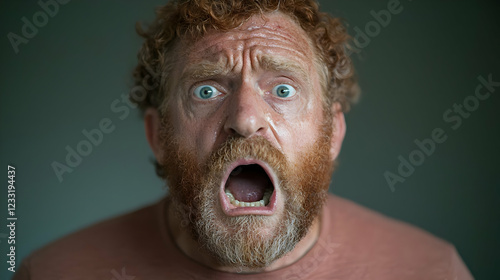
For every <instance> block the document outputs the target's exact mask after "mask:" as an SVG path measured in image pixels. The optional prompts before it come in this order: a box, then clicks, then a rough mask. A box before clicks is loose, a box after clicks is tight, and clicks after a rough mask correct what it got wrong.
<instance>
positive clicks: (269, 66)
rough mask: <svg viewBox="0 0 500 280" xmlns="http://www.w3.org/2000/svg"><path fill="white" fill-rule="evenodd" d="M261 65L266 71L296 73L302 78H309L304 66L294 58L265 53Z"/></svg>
mask: <svg viewBox="0 0 500 280" xmlns="http://www.w3.org/2000/svg"><path fill="white" fill-rule="evenodd" d="M260 65H261V67H262V68H263V69H264V70H266V71H271V72H289V73H295V74H298V75H299V76H300V77H301V78H303V79H305V80H309V78H308V77H309V75H308V74H307V72H306V71H305V69H304V67H302V66H301V65H300V64H299V63H297V62H295V61H293V60H289V59H283V58H282V57H274V56H270V55H263V56H262V57H261V59H260Z"/></svg>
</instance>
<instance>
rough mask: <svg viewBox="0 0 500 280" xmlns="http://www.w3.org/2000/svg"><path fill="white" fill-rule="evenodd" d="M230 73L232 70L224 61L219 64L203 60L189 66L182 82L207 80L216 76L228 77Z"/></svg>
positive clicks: (183, 74)
mask: <svg viewBox="0 0 500 280" xmlns="http://www.w3.org/2000/svg"><path fill="white" fill-rule="evenodd" d="M229 72H230V69H229V68H228V67H227V65H226V63H225V62H224V61H223V60H219V61H217V62H212V61H209V60H202V61H200V62H198V63H194V64H191V65H189V66H188V67H187V68H186V69H185V70H184V71H183V73H182V75H181V78H180V80H181V81H186V80H190V79H196V80H205V79H209V78H213V77H216V76H221V75H226V74H228V73H229Z"/></svg>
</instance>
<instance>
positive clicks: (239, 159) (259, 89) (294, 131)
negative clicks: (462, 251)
mask: <svg viewBox="0 0 500 280" xmlns="http://www.w3.org/2000/svg"><path fill="white" fill-rule="evenodd" d="M140 34H141V35H142V36H143V37H145V39H146V41H145V43H144V45H143V47H142V49H141V51H140V53H139V65H138V66H137V68H136V71H135V73H134V74H135V78H136V83H137V85H141V86H143V87H144V88H145V89H146V90H147V95H144V96H140V97H139V96H136V95H132V96H131V99H132V100H133V101H134V102H136V103H137V104H138V105H139V106H140V108H141V109H142V110H143V112H144V122H145V127H146V137H147V139H148V142H149V144H150V146H151V148H152V150H153V152H154V155H155V157H156V160H157V166H156V167H157V173H158V174H159V175H160V176H161V177H163V178H165V179H166V181H167V183H168V185H169V190H170V193H169V195H168V197H167V198H166V199H165V200H163V201H161V202H160V203H158V204H156V205H153V206H150V207H147V208H144V209H141V210H139V211H136V212H134V213H131V214H128V215H125V216H122V217H119V218H115V219H112V220H110V221H106V222H103V223H100V224H98V225H96V226H93V227H91V228H89V229H86V230H83V231H81V232H78V233H76V234H73V235H71V236H68V237H66V238H64V239H61V240H59V241H57V242H56V243H54V244H52V245H50V246H48V247H46V248H44V249H42V250H40V251H38V252H36V253H35V254H33V255H32V256H31V257H30V258H28V259H27V260H26V261H25V262H24V263H23V266H22V268H21V270H20V272H19V273H18V274H17V275H16V279H80V278H81V279H100V278H102V279H109V278H111V277H114V278H115V279H117V277H120V278H122V279H471V278H472V277H471V275H470V274H469V272H468V271H467V268H466V267H465V266H464V264H463V263H462V261H461V259H460V257H459V256H458V254H457V253H456V251H455V250H454V248H453V246H451V245H449V244H447V243H446V242H444V241H441V240H439V239H437V238H435V237H432V236H430V235H429V234H427V233H425V232H422V231H420V230H418V229H415V228H413V227H411V226H408V225H405V224H403V223H400V222H396V221H393V220H391V219H388V218H386V217H383V216H381V215H379V214H376V213H373V212H371V211H369V210H367V209H364V208H362V207H360V206H357V205H355V204H353V203H352V202H348V201H346V200H343V199H340V198H337V197H334V196H332V195H329V194H327V190H328V186H329V182H330V177H331V173H332V172H333V169H334V161H335V159H336V157H337V156H338V154H339V152H340V148H341V144H342V140H343V137H344V134H345V130H346V128H345V122H344V115H343V112H345V111H347V110H348V109H349V106H350V104H351V103H352V102H353V101H354V100H355V98H356V95H357V89H356V83H355V81H354V78H353V73H354V70H353V67H352V64H351V61H350V59H349V57H348V56H347V54H346V51H347V48H348V45H347V41H348V39H349V37H348V35H347V34H346V31H345V29H344V27H343V26H342V24H341V22H340V21H339V20H338V19H334V18H331V17H329V16H327V15H326V14H323V13H320V12H319V11H318V6H317V4H316V3H315V2H313V1H305V0H302V1H278V0H276V1H272V0H269V1H207V0H195V1H174V2H171V3H170V4H167V5H166V6H164V7H162V8H161V9H159V10H158V13H157V19H156V21H155V22H154V23H153V24H152V25H151V26H150V27H149V29H148V30H147V31H141V30H140ZM110 271H114V273H115V274H116V273H117V271H119V272H120V273H121V274H117V275H115V274H110Z"/></svg>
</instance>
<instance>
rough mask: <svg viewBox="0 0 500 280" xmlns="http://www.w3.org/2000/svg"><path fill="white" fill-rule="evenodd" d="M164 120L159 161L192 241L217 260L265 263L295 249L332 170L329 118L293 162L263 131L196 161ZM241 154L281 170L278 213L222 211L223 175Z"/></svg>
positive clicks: (318, 205) (234, 263)
mask: <svg viewBox="0 0 500 280" xmlns="http://www.w3.org/2000/svg"><path fill="white" fill-rule="evenodd" d="M327 119H330V120H331V118H327ZM162 124H163V125H162V131H161V139H162V143H163V147H164V158H163V160H162V162H161V165H162V166H163V169H164V174H165V175H166V178H165V179H166V180H167V182H168V185H169V190H170V194H169V196H170V203H172V205H173V206H174V209H175V212H176V214H177V215H178V216H179V217H180V219H181V221H183V224H185V225H186V226H188V228H189V230H190V232H191V233H192V237H193V238H194V240H196V241H197V242H198V244H200V245H201V246H203V247H204V248H205V249H206V250H207V252H208V253H210V254H211V255H212V256H213V257H215V259H216V260H217V261H218V262H219V264H221V265H225V266H233V267H235V266H244V267H248V268H261V267H265V266H268V265H270V264H271V263H272V262H274V261H275V260H277V259H278V258H280V257H282V256H283V255H284V254H286V253H288V252H289V251H291V250H292V249H293V248H294V247H295V245H296V244H297V243H298V242H299V241H300V240H301V239H302V238H303V237H304V236H305V235H306V233H307V231H308V229H309V227H310V226H311V224H312V222H313V221H314V219H315V218H316V217H317V216H318V215H319V213H320V210H321V208H322V206H323V204H324V202H325V199H326V195H327V192H328V186H329V182H330V178H331V173H332V171H333V162H332V161H331V159H330V157H329V151H330V146H331V143H330V139H331V134H332V125H331V121H329V122H325V123H324V124H323V125H322V127H321V130H320V137H319V138H318V139H317V140H316V142H315V143H314V144H313V145H312V146H311V147H309V149H307V150H306V151H303V152H302V153H300V154H299V156H298V157H297V158H298V161H297V162H295V163H293V162H290V161H289V160H288V159H287V157H286V156H285V155H284V154H283V153H282V152H280V151H279V150H278V149H276V148H275V147H274V146H273V145H272V144H271V143H270V142H269V141H268V140H266V139H265V138H263V137H260V136H257V137H252V138H248V139H247V138H242V137H232V138H228V139H227V141H226V142H224V143H223V144H222V145H221V146H220V147H219V148H218V149H216V150H214V151H213V152H212V153H211V155H210V156H209V157H208V159H207V160H206V161H205V162H204V163H198V162H197V157H196V151H192V150H189V149H187V147H183V146H182V144H181V142H180V141H178V140H177V139H176V138H175V136H174V135H173V132H172V126H171V125H170V123H169V121H168V119H164V120H163V122H162ZM241 158H254V159H257V160H260V161H263V162H266V163H267V164H268V165H269V166H270V167H271V168H272V169H273V170H274V172H275V173H276V174H277V176H278V179H279V185H280V188H281V190H282V192H283V194H284V199H285V201H284V206H285V209H284V211H283V212H282V213H283V214H282V215H281V216H280V217H272V216H258V215H245V216H236V217H229V216H226V215H225V214H224V213H223V212H222V210H221V204H220V201H219V196H218V193H219V190H220V184H221V180H222V175H223V173H224V171H225V170H226V168H227V166H228V165H229V164H231V163H232V162H234V161H235V160H237V159H241ZM273 216H276V215H273ZM276 219H278V220H276Z"/></svg>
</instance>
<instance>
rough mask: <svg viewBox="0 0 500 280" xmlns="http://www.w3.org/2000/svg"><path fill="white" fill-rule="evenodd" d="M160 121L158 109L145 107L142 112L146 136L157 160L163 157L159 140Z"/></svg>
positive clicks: (159, 160)
mask: <svg viewBox="0 0 500 280" xmlns="http://www.w3.org/2000/svg"><path fill="white" fill-rule="evenodd" d="M160 123H161V120H160V114H159V113H158V110H156V109H154V108H147V109H146V111H145V112H144V128H145V130H146V138H147V140H148V143H149V146H150V147H151V150H152V151H153V153H154V155H155V158H156V160H157V161H158V162H161V160H162V158H163V148H162V145H161V141H160Z"/></svg>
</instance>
